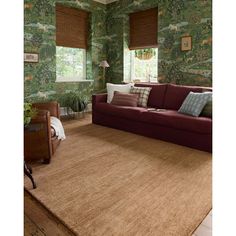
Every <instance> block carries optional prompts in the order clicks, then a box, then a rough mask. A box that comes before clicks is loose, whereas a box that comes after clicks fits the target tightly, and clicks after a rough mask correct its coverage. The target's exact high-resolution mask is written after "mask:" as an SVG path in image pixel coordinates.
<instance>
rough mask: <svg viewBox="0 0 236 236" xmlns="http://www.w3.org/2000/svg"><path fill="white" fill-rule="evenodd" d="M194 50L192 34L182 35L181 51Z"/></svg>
mask: <svg viewBox="0 0 236 236" xmlns="http://www.w3.org/2000/svg"><path fill="white" fill-rule="evenodd" d="M190 50H192V36H183V37H181V51H190Z"/></svg>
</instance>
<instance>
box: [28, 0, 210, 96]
mask: <svg viewBox="0 0 236 236" xmlns="http://www.w3.org/2000/svg"><path fill="white" fill-rule="evenodd" d="M56 3H61V4H64V5H66V6H72V7H77V8H79V9H83V10H86V11H89V12H91V13H92V14H91V17H90V22H91V24H90V25H91V28H90V33H89V49H88V52H87V79H88V80H94V87H95V88H96V89H99V87H101V84H102V83H101V82H102V81H101V78H102V70H101V68H99V67H98V64H99V62H100V61H101V60H104V59H107V60H108V62H109V64H110V68H108V70H107V78H108V80H109V81H111V82H115V83H119V82H122V81H123V78H126V79H127V78H129V75H130V52H129V50H128V44H129V24H128V19H129V18H128V14H129V13H131V12H134V11H138V10H144V9H148V8H152V7H157V6H158V11H159V12H158V15H159V16H158V18H159V19H158V43H159V50H158V51H159V55H158V74H159V75H158V76H159V81H160V82H167V83H176V84H191V85H204V86H211V85H212V2H211V0H188V1H186V0H120V1H118V2H113V3H110V4H108V5H103V4H101V3H98V2H95V1H93V0H25V2H24V12H25V14H24V47H25V48H24V51H25V52H36V53H39V63H25V64H24V70H25V74H24V80H25V81H24V83H25V86H24V87H25V97H35V96H39V97H40V96H44V97H45V96H47V95H48V94H51V93H55V91H60V92H63V91H65V90H68V89H73V88H75V87H78V86H79V85H78V83H55V80H56V57H55V53H56V44H55V39H56V36H55V32H56V29H55V4H56ZM187 35H191V36H192V42H193V48H192V50H191V51H187V52H181V50H180V38H181V36H187ZM86 83H87V84H89V85H90V86H91V83H90V82H86ZM86 83H85V84H86ZM83 86H86V85H83Z"/></svg>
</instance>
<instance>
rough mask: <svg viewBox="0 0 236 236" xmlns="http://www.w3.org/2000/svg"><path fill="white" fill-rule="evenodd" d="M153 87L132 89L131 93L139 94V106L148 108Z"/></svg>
mask: <svg viewBox="0 0 236 236" xmlns="http://www.w3.org/2000/svg"><path fill="white" fill-rule="evenodd" d="M151 89H152V88H151V87H131V89H130V93H133V94H139V99H138V106H139V107H147V102H148V97H149V94H150V91H151Z"/></svg>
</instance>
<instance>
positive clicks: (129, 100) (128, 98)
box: [111, 91, 139, 107]
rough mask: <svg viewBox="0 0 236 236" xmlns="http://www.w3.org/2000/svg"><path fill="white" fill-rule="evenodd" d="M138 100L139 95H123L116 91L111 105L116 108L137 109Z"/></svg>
mask: <svg viewBox="0 0 236 236" xmlns="http://www.w3.org/2000/svg"><path fill="white" fill-rule="evenodd" d="M138 98H139V95H138V94H131V93H121V92H117V91H115V92H114V96H113V99H112V101H111V104H112V105H116V106H128V107H137V106H138Z"/></svg>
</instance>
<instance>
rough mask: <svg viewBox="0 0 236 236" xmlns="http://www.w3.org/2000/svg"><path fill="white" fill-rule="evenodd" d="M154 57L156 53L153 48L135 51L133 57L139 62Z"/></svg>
mask: <svg viewBox="0 0 236 236" xmlns="http://www.w3.org/2000/svg"><path fill="white" fill-rule="evenodd" d="M155 55H156V51H155V50H154V49H153V48H146V49H140V50H135V57H137V58H138V59H140V60H149V59H151V58H152V57H154V56H155Z"/></svg>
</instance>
